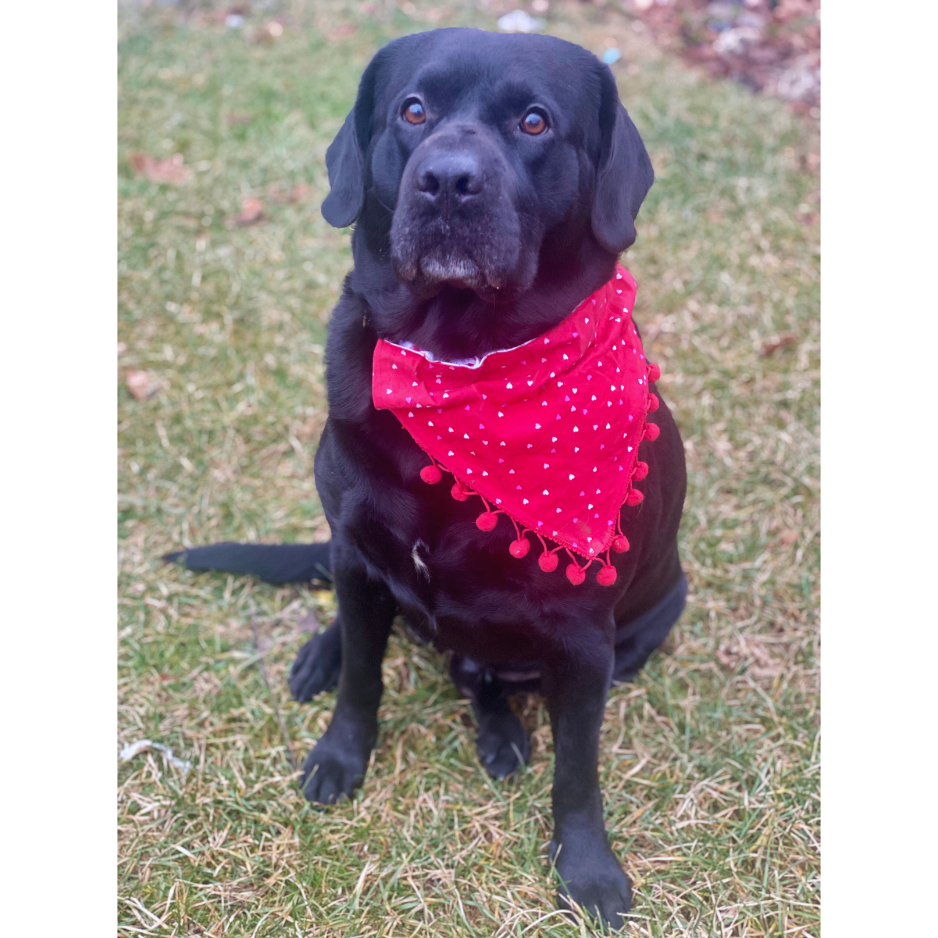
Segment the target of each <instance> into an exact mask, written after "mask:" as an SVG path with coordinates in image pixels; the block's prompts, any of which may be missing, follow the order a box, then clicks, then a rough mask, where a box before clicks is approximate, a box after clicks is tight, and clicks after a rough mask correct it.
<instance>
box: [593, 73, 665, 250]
mask: <svg viewBox="0 0 938 938" xmlns="http://www.w3.org/2000/svg"><path fill="white" fill-rule="evenodd" d="M601 69H602V71H601V77H600V80H601V82H602V94H601V99H600V107H599V126H600V131H601V134H602V146H601V149H600V157H599V169H598V171H597V174H596V188H595V191H594V193H593V214H592V227H593V234H594V235H595V236H596V240H597V241H598V242H599V243H600V244H601V245H602V246H603V247H604V248H605V249H606V250H607V251H611V252H612V253H613V254H619V253H620V252H622V251H624V250H625V249H626V248H627V247H629V246H630V245H631V244H633V243H634V241H635V216H636V215H638V210H639V208H640V207H641V204H642V201H643V200H644V198H645V196H646V195H647V193H648V190H649V189H650V188H651V184H652V183H653V182H654V181H655V172H654V170H653V169H652V168H651V160H650V159H649V158H648V153H647V152H646V151H645V144H644V143H642V138H641V137H640V136H639V134H638V131H637V130H636V129H635V125H634V124H633V123H632V120H631V118H630V117H629V115H628V113H627V112H626V110H625V108H624V107H623V106H622V104H621V103H620V101H619V91H618V89H617V88H616V80H615V78H613V77H612V72H611V71H610V70H609V66H607V65H603V66H601Z"/></svg>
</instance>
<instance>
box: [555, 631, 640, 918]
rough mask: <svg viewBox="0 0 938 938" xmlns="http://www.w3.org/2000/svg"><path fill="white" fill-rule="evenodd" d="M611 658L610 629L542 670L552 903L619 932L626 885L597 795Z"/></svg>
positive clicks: (627, 892)
mask: <svg viewBox="0 0 938 938" xmlns="http://www.w3.org/2000/svg"><path fill="white" fill-rule="evenodd" d="M613 660H614V649H613V644H612V630H611V629H609V630H608V634H597V633H593V635H592V636H589V637H584V639H580V640H578V643H577V644H573V643H572V642H571V643H569V644H568V645H567V647H566V649H565V650H564V653H563V654H562V655H559V656H558V657H557V659H556V660H554V661H553V662H552V663H549V664H548V666H547V667H545V669H544V671H543V672H542V688H543V691H544V696H545V697H546V698H547V707H548V710H549V712H550V723H551V730H552V732H553V736H554V787H553V792H552V800H553V809H554V839H553V840H552V841H551V845H550V856H551V859H552V860H553V862H554V864H555V866H556V869H557V873H558V874H559V876H560V880H561V887H560V893H559V895H558V897H557V898H558V904H559V905H560V907H561V908H566V909H569V908H570V904H569V902H568V899H573V900H574V901H575V902H576V903H577V904H578V905H579V906H580V907H581V908H583V909H585V910H586V911H588V912H590V913H592V914H593V915H596V916H598V917H599V918H600V919H602V920H603V921H604V922H606V923H608V924H609V925H612V927H613V928H619V927H621V926H622V925H623V924H624V916H625V914H626V913H627V912H628V911H629V907H630V906H631V904H632V885H631V883H630V882H629V878H628V877H627V876H626V875H625V873H624V872H623V871H622V867H621V866H620V865H619V861H618V860H617V859H616V858H615V855H614V854H613V852H612V849H611V848H610V846H609V840H608V838H607V837H606V827H605V823H604V821H603V801H602V794H601V793H600V790H599V770H598V762H599V733H600V728H601V726H602V722H603V714H604V711H605V705H606V690H607V688H608V686H609V679H610V675H611V674H612V665H613Z"/></svg>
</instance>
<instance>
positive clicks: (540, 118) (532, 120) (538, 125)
mask: <svg viewBox="0 0 938 938" xmlns="http://www.w3.org/2000/svg"><path fill="white" fill-rule="evenodd" d="M521 129H522V130H523V131H524V132H525V133H526V134H531V136H532V137H536V136H537V135H538V134H542V133H544V131H545V130H547V118H546V117H545V116H544V115H543V114H542V113H541V112H540V111H528V113H527V114H525V115H524V117H523V118H522V120H521Z"/></svg>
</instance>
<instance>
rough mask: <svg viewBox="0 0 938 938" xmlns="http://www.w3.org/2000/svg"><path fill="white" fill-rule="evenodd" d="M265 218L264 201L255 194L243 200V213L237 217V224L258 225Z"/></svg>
mask: <svg viewBox="0 0 938 938" xmlns="http://www.w3.org/2000/svg"><path fill="white" fill-rule="evenodd" d="M263 219H264V203H263V202H262V201H261V200H260V199H258V198H255V197H254V196H250V197H249V198H247V199H244V200H243V201H242V202H241V214H240V215H239V216H238V217H237V218H236V219H235V224H236V225H240V226H241V227H244V226H245V225H256V224H257V223H258V222H259V221H263Z"/></svg>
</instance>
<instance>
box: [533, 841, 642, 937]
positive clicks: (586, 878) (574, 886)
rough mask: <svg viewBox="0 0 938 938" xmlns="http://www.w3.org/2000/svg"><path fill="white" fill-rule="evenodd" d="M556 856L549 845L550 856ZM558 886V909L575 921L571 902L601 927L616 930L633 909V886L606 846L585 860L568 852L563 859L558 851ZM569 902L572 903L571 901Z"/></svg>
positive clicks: (579, 855) (552, 846)
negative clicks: (596, 920)
mask: <svg viewBox="0 0 938 938" xmlns="http://www.w3.org/2000/svg"><path fill="white" fill-rule="evenodd" d="M555 853H556V850H555V844H553V843H552V844H551V856H553V855H554V854H555ZM556 870H557V874H558V875H559V877H560V881H561V885H560V890H559V892H558V893H557V907H558V908H560V909H562V910H564V911H565V912H567V913H568V915H569V916H570V917H571V918H573V919H574V920H575V919H576V910H575V909H574V905H573V903H576V906H577V907H579V908H580V909H582V910H583V911H584V912H587V913H588V914H590V915H592V916H594V917H595V918H597V919H598V920H599V921H600V922H601V923H602V924H603V925H604V926H607V927H611V928H612V929H614V930H615V929H619V928H622V926H623V925H625V922H626V915H628V912H629V909H630V908H631V907H632V883H631V880H629V878H628V876H626V875H625V872H624V871H623V870H622V867H621V866H620V865H619V861H618V860H616V858H615V856H614V855H613V853H612V851H611V850H610V849H609V847H608V846H606V845H605V844H603V845H602V848H600V849H597V851H596V852H595V853H593V854H590V855H588V856H587V857H584V856H583V852H582V851H580V852H579V853H574V852H573V851H570V852H568V853H567V856H566V858H564V851H563V850H561V851H560V852H559V855H558V856H557V858H556ZM571 900H572V901H571Z"/></svg>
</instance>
